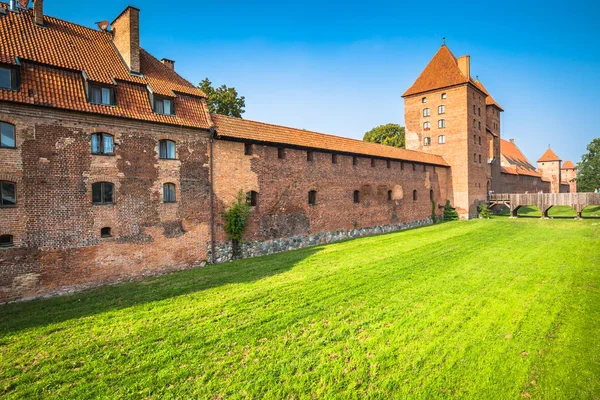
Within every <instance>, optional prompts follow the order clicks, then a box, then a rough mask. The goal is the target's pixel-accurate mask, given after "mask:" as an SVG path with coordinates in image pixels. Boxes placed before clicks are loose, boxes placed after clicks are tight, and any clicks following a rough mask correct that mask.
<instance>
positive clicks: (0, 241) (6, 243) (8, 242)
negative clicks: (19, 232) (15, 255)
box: [0, 235, 13, 247]
mask: <svg viewBox="0 0 600 400" xmlns="http://www.w3.org/2000/svg"><path fill="white" fill-rule="evenodd" d="M12 245H13V236H12V235H0V247H10V246H12Z"/></svg>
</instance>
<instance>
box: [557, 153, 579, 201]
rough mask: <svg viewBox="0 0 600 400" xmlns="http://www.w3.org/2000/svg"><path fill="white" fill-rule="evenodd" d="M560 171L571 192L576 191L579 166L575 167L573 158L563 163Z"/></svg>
mask: <svg viewBox="0 0 600 400" xmlns="http://www.w3.org/2000/svg"><path fill="white" fill-rule="evenodd" d="M560 173H561V174H562V179H563V180H565V181H566V182H567V183H568V184H569V192H570V193H576V192H577V182H576V181H575V178H577V167H575V165H574V164H573V163H572V162H571V160H567V161H565V162H564V163H563V164H562V167H561V168H560Z"/></svg>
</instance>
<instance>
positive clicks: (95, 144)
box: [92, 133, 115, 155]
mask: <svg viewBox="0 0 600 400" xmlns="http://www.w3.org/2000/svg"><path fill="white" fill-rule="evenodd" d="M114 153H115V149H114V139H113V136H112V135H109V134H108V133H94V134H93V135H92V154H103V155H113V154H114Z"/></svg>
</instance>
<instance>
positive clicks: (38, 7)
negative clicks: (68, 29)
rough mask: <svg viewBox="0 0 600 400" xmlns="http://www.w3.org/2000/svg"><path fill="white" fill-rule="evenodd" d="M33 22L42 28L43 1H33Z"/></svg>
mask: <svg viewBox="0 0 600 400" xmlns="http://www.w3.org/2000/svg"><path fill="white" fill-rule="evenodd" d="M33 22H35V24H36V25H37V26H44V0H33Z"/></svg>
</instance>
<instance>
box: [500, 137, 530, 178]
mask: <svg viewBox="0 0 600 400" xmlns="http://www.w3.org/2000/svg"><path fill="white" fill-rule="evenodd" d="M500 153H502V156H503V157H504V158H505V159H506V161H507V162H508V163H509V165H510V166H511V167H519V168H520V169H521V170H523V171H525V170H527V171H531V172H534V173H537V170H536V168H535V167H534V166H533V165H531V163H530V162H529V160H528V159H527V157H525V155H524V154H523V153H522V152H521V150H519V148H518V147H517V145H516V144H514V143H513V142H509V141H508V140H504V139H500ZM505 166H506V167H508V165H505ZM537 175H539V173H537Z"/></svg>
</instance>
